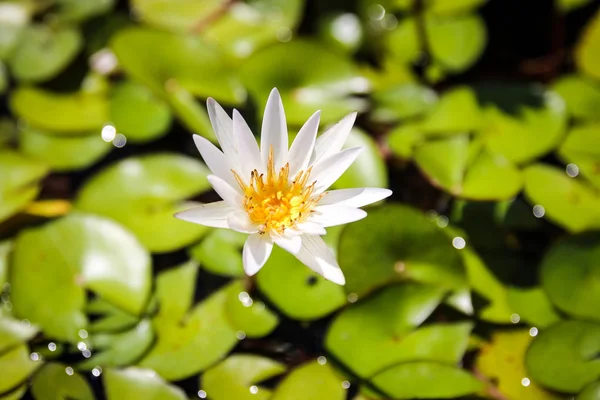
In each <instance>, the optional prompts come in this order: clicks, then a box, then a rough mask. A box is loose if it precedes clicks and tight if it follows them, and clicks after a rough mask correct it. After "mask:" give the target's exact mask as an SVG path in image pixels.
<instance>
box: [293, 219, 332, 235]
mask: <svg viewBox="0 0 600 400" xmlns="http://www.w3.org/2000/svg"><path fill="white" fill-rule="evenodd" d="M294 229H295V230H296V231H298V232H301V233H303V234H306V235H325V234H326V233H327V231H326V230H325V228H323V227H322V226H321V225H319V224H317V223H315V222H311V221H304V222H300V223H299V224H297V225H296V226H295V227H294Z"/></svg>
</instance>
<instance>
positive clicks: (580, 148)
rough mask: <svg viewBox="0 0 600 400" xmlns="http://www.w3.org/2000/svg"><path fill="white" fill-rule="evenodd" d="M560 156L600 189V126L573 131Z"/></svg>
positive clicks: (579, 127) (590, 126) (581, 127)
mask: <svg viewBox="0 0 600 400" xmlns="http://www.w3.org/2000/svg"><path fill="white" fill-rule="evenodd" d="M558 154H559V156H560V157H561V158H562V159H563V160H565V162H566V163H573V164H575V165H576V166H577V169H578V172H581V174H582V175H583V176H584V177H585V178H587V179H588V180H589V181H590V182H591V183H592V184H593V185H594V186H596V188H598V189H600V124H598V123H596V124H589V125H581V126H577V127H574V128H573V129H571V131H570V132H569V136H567V139H566V140H565V141H564V142H563V143H562V145H561V146H560V148H559V149H558Z"/></svg>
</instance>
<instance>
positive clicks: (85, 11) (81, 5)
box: [56, 0, 115, 22]
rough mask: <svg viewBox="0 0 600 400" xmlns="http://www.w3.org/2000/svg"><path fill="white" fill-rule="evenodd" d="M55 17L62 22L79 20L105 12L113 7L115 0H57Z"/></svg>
mask: <svg viewBox="0 0 600 400" xmlns="http://www.w3.org/2000/svg"><path fill="white" fill-rule="evenodd" d="M56 3H57V7H58V10H57V12H56V17H57V18H58V20H59V21H61V22H62V21H64V22H81V21H85V20H87V19H89V18H92V17H96V16H99V15H102V14H106V13H107V12H109V11H110V10H112V9H113V7H114V5H115V0H57V1H56Z"/></svg>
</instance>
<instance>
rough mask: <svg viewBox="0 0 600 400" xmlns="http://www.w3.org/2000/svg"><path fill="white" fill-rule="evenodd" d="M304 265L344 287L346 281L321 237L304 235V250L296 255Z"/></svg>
mask: <svg viewBox="0 0 600 400" xmlns="http://www.w3.org/2000/svg"><path fill="white" fill-rule="evenodd" d="M295 256H296V258H297V259H298V260H300V262H302V263H303V264H304V265H306V266H307V267H309V268H310V269H312V270H313V271H315V272H316V273H317V274H319V275H322V276H323V277H324V278H325V279H327V280H330V281H331V282H334V283H337V284H338V285H344V284H345V283H346V279H345V278H344V273H343V272H342V270H341V269H340V267H339V265H338V263H337V261H336V260H335V257H334V256H333V253H332V252H331V250H329V248H328V247H327V245H326V244H325V241H324V240H323V239H322V238H321V236H312V235H303V236H302V248H301V249H300V251H299V252H298V254H295Z"/></svg>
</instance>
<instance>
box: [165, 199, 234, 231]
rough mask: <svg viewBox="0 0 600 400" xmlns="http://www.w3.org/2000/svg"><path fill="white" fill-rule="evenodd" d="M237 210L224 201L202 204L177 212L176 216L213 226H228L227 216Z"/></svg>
mask: <svg viewBox="0 0 600 400" xmlns="http://www.w3.org/2000/svg"><path fill="white" fill-rule="evenodd" d="M234 211H235V208H233V207H231V206H230V205H229V204H227V203H226V202H224V201H217V202H214V203H208V204H202V205H200V206H196V207H194V208H190V209H189V210H185V211H181V212H178V213H177V214H175V218H179V219H181V220H183V221H188V222H193V223H195V224H200V225H204V226H212V227H213V228H228V227H229V225H228V224H227V217H228V216H229V215H231V213H233V212H234Z"/></svg>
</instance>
